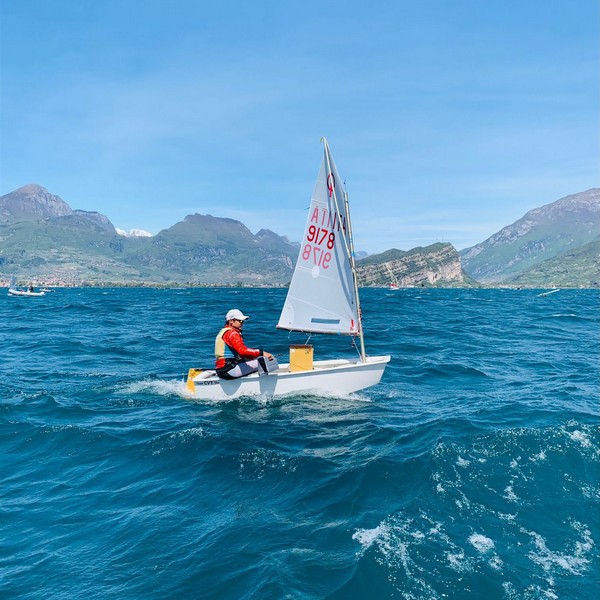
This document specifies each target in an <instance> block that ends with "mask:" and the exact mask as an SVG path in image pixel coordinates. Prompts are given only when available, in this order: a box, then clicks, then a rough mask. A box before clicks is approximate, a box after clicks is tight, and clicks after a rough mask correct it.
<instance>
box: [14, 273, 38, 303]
mask: <svg viewBox="0 0 600 600" xmlns="http://www.w3.org/2000/svg"><path fill="white" fill-rule="evenodd" d="M8 295H9V296H26V297H29V298H36V297H40V296H45V295H46V292H44V291H39V292H36V291H34V289H33V286H30V287H29V289H27V290H20V289H19V288H18V287H17V282H16V279H15V276H14V275H11V278H10V282H9V283H8Z"/></svg>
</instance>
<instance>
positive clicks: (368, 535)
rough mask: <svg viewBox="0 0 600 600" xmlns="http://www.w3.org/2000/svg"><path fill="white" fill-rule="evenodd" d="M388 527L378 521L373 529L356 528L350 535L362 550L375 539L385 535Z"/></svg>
mask: <svg viewBox="0 0 600 600" xmlns="http://www.w3.org/2000/svg"><path fill="white" fill-rule="evenodd" d="M388 534H389V529H388V527H387V525H386V524H385V523H380V524H379V525H377V527H375V528H374V529H357V530H356V531H355V532H354V534H353V535H352V539H353V540H356V541H357V542H358V543H359V544H360V545H361V546H362V549H363V550H366V549H367V548H369V547H370V546H371V545H372V544H373V542H375V540H377V539H378V538H382V537H383V536H387V535H388Z"/></svg>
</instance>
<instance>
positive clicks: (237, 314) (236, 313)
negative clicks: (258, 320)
mask: <svg viewBox="0 0 600 600" xmlns="http://www.w3.org/2000/svg"><path fill="white" fill-rule="evenodd" d="M248 318H249V317H247V316H246V315H245V314H244V313H243V312H242V311H241V310H238V309H237V308H232V309H231V310H230V311H229V312H228V313H227V314H226V315H225V320H226V321H231V319H237V320H238V321H245V320H246V319H248Z"/></svg>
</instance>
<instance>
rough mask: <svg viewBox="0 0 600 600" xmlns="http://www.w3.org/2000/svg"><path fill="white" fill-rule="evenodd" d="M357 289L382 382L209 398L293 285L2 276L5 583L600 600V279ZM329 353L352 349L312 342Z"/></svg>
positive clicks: (173, 591) (277, 335) (56, 593)
mask: <svg viewBox="0 0 600 600" xmlns="http://www.w3.org/2000/svg"><path fill="white" fill-rule="evenodd" d="M539 293H540V290H449V289H412V290H399V291H387V290H383V289H379V290H378V289H366V290H362V291H361V299H362V304H363V315H364V321H365V332H366V347H367V353H369V354H373V355H376V354H391V355H392V361H391V362H390V364H389V365H388V368H387V370H386V372H385V374H384V376H383V379H382V382H381V384H380V385H378V386H376V387H374V388H372V389H369V390H364V391H362V392H360V393H357V394H354V395H350V396H343V397H335V396H329V397H317V396H294V397H289V398H286V399H283V400H282V399H265V398H255V399H253V398H242V399H239V400H231V401H227V402H221V403H214V402H213V403H211V402H203V401H197V402H193V401H190V400H189V399H188V398H186V397H184V396H183V395H182V394H181V393H180V388H181V385H182V378H183V375H184V373H185V372H186V371H187V369H188V368H189V367H193V366H210V365H211V364H212V351H213V342H214V336H215V334H216V333H217V331H218V330H219V328H220V327H221V326H222V323H223V316H224V314H225V312H226V311H227V310H228V309H229V308H239V309H241V310H242V311H243V312H245V313H246V314H249V315H251V319H250V321H248V323H247V324H246V325H245V339H246V342H247V343H248V345H250V346H255V347H259V346H260V347H263V348H265V349H267V350H270V351H272V352H274V353H276V354H279V355H280V356H279V359H280V362H287V361H286V360H285V357H286V355H287V346H288V345H289V344H290V343H303V342H304V341H305V339H306V338H305V337H302V336H299V335H297V334H292V335H290V334H289V333H288V332H283V331H277V330H276V329H275V325H276V323H277V320H278V317H279V311H280V309H281V306H282V304H283V299H284V295H285V290H283V289H275V290H256V289H239V290H225V289H210V290H202V289H197V290H196V289H195V290H154V289H115V290H103V289H60V290H57V291H56V292H55V293H54V294H49V295H48V296H46V297H45V298H9V297H8V296H7V295H6V294H5V293H4V292H2V293H1V294H0V342H1V343H0V352H1V366H0V474H1V482H2V485H1V492H0V523H1V527H0V596H1V597H2V598H19V599H34V598H44V599H46V598H52V599H53V600H56V599H72V598H86V599H90V598H119V599H129V598H131V599H142V598H143V599H164V598H224V599H229V598H231V599H235V600H238V599H263V598H264V599H274V600H279V599H283V598H290V599H309V598H310V599H313V598H314V599H317V598H328V599H331V600H334V599H335V600H340V599H355V598H356V599H367V598H368V599H380V598H402V599H403V598H411V599H416V598H422V599H437V598H440V599H441V598H487V599H494V598H505V599H511V600H512V599H521V598H523V599H534V598H536V599H537V598H551V599H553V598H560V599H564V598H577V599H578V600H583V599H587V598H596V596H597V593H598V591H599V590H600V552H599V548H600V510H599V498H600V428H599V423H600V419H599V416H600V406H599V390H600V310H599V309H600V295H599V293H598V291H594V290H561V291H560V292H558V293H555V294H552V295H550V296H547V297H540V296H538V294H539ZM311 343H313V344H314V346H315V358H316V359H320V358H329V357H335V356H339V355H344V356H354V355H355V350H354V349H353V347H352V346H351V344H350V341H349V340H348V339H347V338H345V337H337V336H332V337H327V338H325V339H322V338H318V337H313V338H312V339H311Z"/></svg>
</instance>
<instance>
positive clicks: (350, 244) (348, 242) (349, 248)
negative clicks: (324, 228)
mask: <svg viewBox="0 0 600 600" xmlns="http://www.w3.org/2000/svg"><path fill="white" fill-rule="evenodd" d="M322 139H323V143H324V144H325V156H326V160H327V170H328V172H329V173H331V172H332V169H331V156H330V150H329V144H328V143H327V140H326V139H325V138H322ZM333 196H334V202H335V207H336V211H337V212H338V214H339V205H338V201H337V194H336V191H335V188H334V190H333ZM344 211H345V213H346V227H347V229H348V232H347V236H346V235H345V234H344V235H343V239H344V245H345V247H346V254H347V256H348V260H349V261H350V268H351V270H352V282H353V287H354V298H355V302H356V312H357V317H358V333H359V337H360V359H361V361H362V362H365V361H366V360H367V358H366V356H367V355H366V351H365V337H364V334H363V328H362V311H361V309H360V296H359V293H358V281H357V276H356V261H355V255H354V238H353V237H352V221H351V219H350V203H349V201H348V193H347V192H346V190H344Z"/></svg>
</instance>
